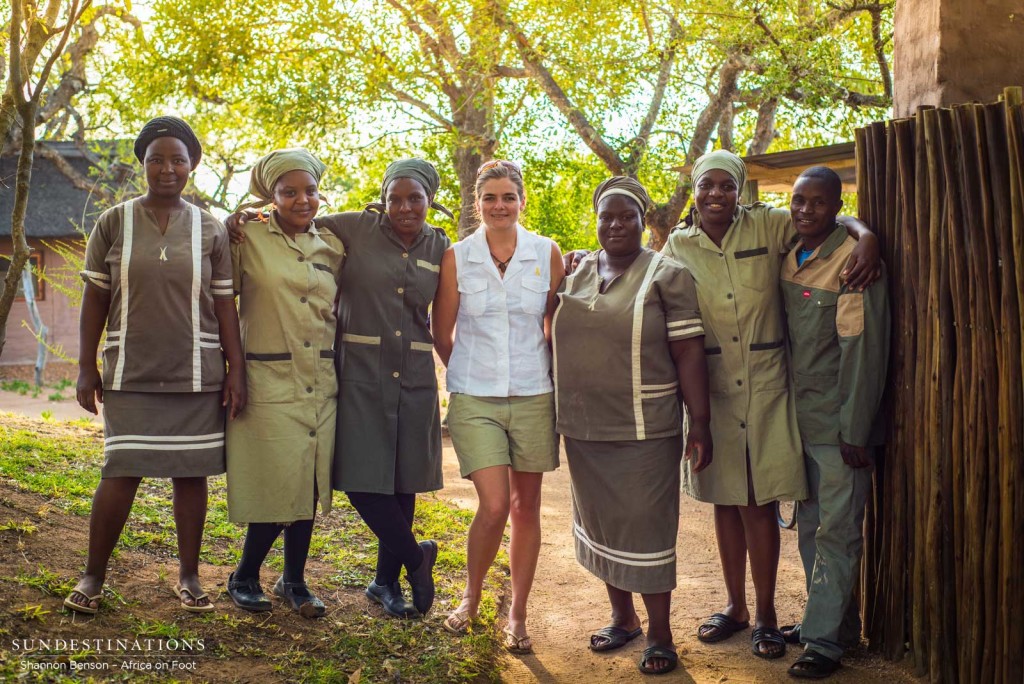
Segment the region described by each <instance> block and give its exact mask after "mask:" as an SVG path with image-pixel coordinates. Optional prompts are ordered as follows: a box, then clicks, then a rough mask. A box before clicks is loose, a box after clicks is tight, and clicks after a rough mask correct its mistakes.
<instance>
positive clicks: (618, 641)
mask: <svg viewBox="0 0 1024 684" xmlns="http://www.w3.org/2000/svg"><path fill="white" fill-rule="evenodd" d="M643 633H644V630H643V629H641V628H640V627H637V628H636V629H634V630H633V631H629V630H628V629H624V628H622V627H616V626H615V625H608V626H607V627H602V628H601V629H599V630H597V631H596V632H594V633H593V634H591V635H590V650H591V651H598V652H600V651H614V650H615V649H617V648H622V647H623V646H625V645H626V644H628V643H629V642H630V641H632V640H633V639H636V638H637V637H638V636H640V635H641V634H643ZM594 637H600V638H602V639H606V640H607V641H606V642H605V643H603V644H600V645H597V646H595V645H594Z"/></svg>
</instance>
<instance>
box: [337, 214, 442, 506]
mask: <svg viewBox="0 0 1024 684" xmlns="http://www.w3.org/2000/svg"><path fill="white" fill-rule="evenodd" d="M317 225H318V226H320V227H321V230H323V229H326V230H330V231H331V232H332V233H333V234H334V235H335V236H337V238H338V239H340V240H341V242H342V243H344V245H345V266H344V268H343V269H342V271H341V293H342V294H341V298H340V300H339V305H338V315H339V325H338V340H339V342H340V344H338V377H339V382H340V385H339V396H338V406H339V411H338V431H337V441H336V443H335V449H334V471H333V481H332V483H333V486H334V488H335V489H337V490H340V491H349V492H369V493H376V494H394V493H396V492H398V493H404V494H413V493H416V492H429V491H434V490H437V489H440V488H441V487H442V486H444V484H443V479H442V475H441V420H440V415H439V412H438V403H437V375H436V373H435V369H434V368H435V367H434V353H433V352H434V339H433V337H431V335H430V325H429V322H428V316H427V311H428V308H429V307H430V304H431V302H433V301H434V293H435V292H436V291H437V279H438V274H439V272H440V269H441V257H442V256H444V252H445V250H446V249H448V247H449V245H450V244H451V241H450V240H449V239H448V236H447V235H445V233H444V231H442V230H441V229H440V228H434V227H433V226H429V225H425V226H424V227H423V230H422V232H421V233H420V234H419V235H418V236H417V237H416V240H415V241H413V243H412V245H411V246H409V247H406V246H405V244H404V243H403V242H402V241H401V240H400V239H399V237H398V236H397V235H396V234H395V232H394V231H393V230H392V229H391V224H390V221H389V220H388V217H387V215H386V214H381V213H378V212H376V211H361V212H346V213H343V214H336V215H333V216H325V217H321V218H318V219H317Z"/></svg>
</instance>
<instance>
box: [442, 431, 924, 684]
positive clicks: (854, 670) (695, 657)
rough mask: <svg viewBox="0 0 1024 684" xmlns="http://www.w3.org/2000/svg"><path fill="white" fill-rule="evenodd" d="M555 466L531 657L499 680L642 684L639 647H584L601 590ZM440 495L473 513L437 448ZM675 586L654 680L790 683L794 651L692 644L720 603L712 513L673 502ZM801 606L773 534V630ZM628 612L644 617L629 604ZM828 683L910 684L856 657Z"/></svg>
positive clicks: (789, 547) (793, 569)
mask: <svg viewBox="0 0 1024 684" xmlns="http://www.w3.org/2000/svg"><path fill="white" fill-rule="evenodd" d="M562 464H563V465H562V467H561V468H560V469H559V470H557V471H556V472H554V473H551V474H549V475H546V476H545V480H544V493H543V496H544V498H543V502H542V511H541V515H542V521H541V524H542V528H543V543H542V547H541V555H540V563H539V565H538V569H537V578H536V581H535V583H534V588H533V592H532V594H531V596H530V604H529V609H530V618H529V623H528V624H529V631H530V635H531V636H532V637H533V643H534V650H535V653H534V654H533V655H530V656H523V657H511V656H508V657H507V658H506V663H507V668H506V670H505V674H504V678H503V680H504V681H505V682H509V683H519V682H632V681H647V680H648V679H649V678H648V677H645V676H644V675H642V674H640V673H639V672H638V671H637V667H636V664H637V661H638V660H639V659H640V654H641V652H642V651H643V648H644V643H643V639H642V638H640V639H636V640H635V641H634V642H632V643H630V644H629V645H628V646H626V647H624V648H623V649H621V650H618V651H613V652H611V653H604V654H596V653H593V652H591V651H590V650H589V649H588V648H587V644H588V640H589V635H590V634H591V632H593V631H594V630H596V629H598V628H600V627H602V626H604V625H606V624H607V623H608V618H609V607H608V600H607V594H606V593H605V590H604V585H603V584H602V583H601V582H599V581H598V580H597V579H596V578H595V577H593V576H592V575H591V574H590V573H588V572H586V571H585V570H584V569H583V568H581V567H580V566H579V565H578V564H577V563H576V557H575V552H574V549H573V540H572V531H571V523H572V516H571V512H570V510H571V509H570V507H571V503H570V501H571V499H570V493H569V472H568V468H567V467H566V466H565V458H564V454H563V458H562ZM444 475H445V489H444V490H443V492H442V495H443V496H445V497H447V498H450V499H452V500H453V501H455V502H457V503H458V504H459V505H461V506H463V507H466V508H470V509H473V508H475V507H476V494H475V492H474V490H473V487H472V484H471V483H470V482H469V481H468V480H463V479H462V478H460V477H459V472H458V463H457V461H456V459H455V454H454V452H453V450H452V449H451V447H450V444H449V443H448V442H447V441H446V444H445V452H444ZM678 557H679V559H680V560H679V565H678V575H679V586H678V588H677V589H676V591H675V593H674V595H673V607H672V628H673V632H674V635H675V640H676V645H677V646H678V647H679V655H680V661H679V668H678V669H677V670H676V671H675V672H673V673H670V674H668V675H664V676H659V677H657V678H656V681H659V682H695V683H699V684H704V683H713V684H720V683H723V682H743V683H757V684H760V683H762V682H783V681H795V680H791V679H790V677H789V676H788V675H787V674H786V669H787V668H788V667H789V665H790V664H791V663H792V661H793V660H795V659H796V657H797V655H798V650H797V649H796V648H795V647H790V649H789V652H788V653H787V654H786V656H785V657H783V658H781V659H779V660H775V661H765V660H761V659H759V658H756V657H755V656H754V655H753V654H752V653H751V651H750V631H749V630H747V631H745V632H741V633H739V634H737V635H735V636H734V637H733V638H732V639H730V640H728V641H726V642H724V643H721V644H716V645H713V646H712V645H705V644H702V643H701V642H699V641H698V640H697V636H696V632H697V626H698V625H699V624H700V622H701V621H702V620H703V619H704V618H706V617H707V616H708V615H710V614H711V613H714V612H716V611H718V610H721V609H722V608H723V607H724V605H725V591H724V589H723V587H722V580H721V571H720V566H719V562H718V549H717V546H716V544H715V533H714V523H713V521H712V515H711V507H710V506H708V505H705V504H698V503H696V502H695V501H693V500H692V499H690V498H689V497H687V496H685V495H684V496H683V498H682V506H681V510H680V530H679V542H678ZM747 592H748V600H749V602H750V606H751V609H753V595H754V590H753V586H752V585H750V584H749V581H748V588H747ZM803 602H804V578H803V568H802V566H801V565H800V560H799V555H798V553H797V545H796V532H794V531H786V530H783V532H782V560H781V563H780V567H779V580H778V592H777V603H778V614H779V620H780V624H788V623H792V622H794V621H797V620H799V617H800V613H801V611H802V609H803ZM637 609H638V612H639V613H640V615H641V618H642V619H643V618H645V614H644V612H643V605H642V602H641V601H640V599H639V597H637ZM830 681H835V682H879V683H881V682H914V681H917V680H915V679H914V678H913V677H911V676H910V675H909V674H908V672H907V671H906V670H905V669H903V667H902V666H900V665H898V664H893V663H889V662H887V661H884V660H881V659H880V658H877V657H875V656H872V655H870V654H868V653H867V652H866V651H864V650H863V648H862V649H858V650H857V651H856V652H854V653H852V654H851V655H850V656H849V657H847V658H846V659H845V661H844V667H843V669H842V670H840V672H839V673H838V674H837V675H836V676H834V677H833V678H831V679H830Z"/></svg>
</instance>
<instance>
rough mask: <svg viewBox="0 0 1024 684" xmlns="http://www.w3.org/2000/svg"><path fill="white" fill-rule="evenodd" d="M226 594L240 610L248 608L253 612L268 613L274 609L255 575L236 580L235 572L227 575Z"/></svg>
mask: <svg viewBox="0 0 1024 684" xmlns="http://www.w3.org/2000/svg"><path fill="white" fill-rule="evenodd" d="M228 596H230V597H231V600H232V601H233V602H234V604H235V605H236V606H238V607H239V608H241V609H242V610H249V611H252V612H254V613H269V612H270V611H271V610H273V609H274V604H272V603H271V602H270V599H268V598H267V595H266V594H264V593H263V589H262V588H261V587H260V582H259V580H258V579H256V578H255V577H253V578H251V579H245V580H236V579H235V573H231V574H230V575H228Z"/></svg>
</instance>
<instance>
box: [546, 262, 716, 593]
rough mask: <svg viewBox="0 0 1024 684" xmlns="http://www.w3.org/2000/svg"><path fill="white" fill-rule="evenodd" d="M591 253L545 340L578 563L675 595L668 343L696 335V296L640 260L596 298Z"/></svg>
mask: <svg viewBox="0 0 1024 684" xmlns="http://www.w3.org/2000/svg"><path fill="white" fill-rule="evenodd" d="M598 254H600V252H597V253H594V254H591V255H590V256H588V257H587V258H586V259H585V260H584V261H583V262H582V263H581V264H580V265H579V267H578V268H577V270H576V272H575V273H574V274H573V275H572V276H570V277H568V278H567V279H566V281H565V288H564V292H562V293H561V294H560V295H559V304H558V309H557V310H556V312H555V318H554V323H553V331H552V338H553V342H554V375H555V401H556V405H557V409H558V419H557V431H558V432H559V433H560V434H562V435H563V436H564V437H565V450H566V455H567V456H568V461H569V472H570V475H571V477H572V495H573V497H572V500H573V534H574V537H575V539H576V559H577V560H578V561H579V562H580V564H581V565H582V566H583V567H585V568H586V569H587V570H589V571H590V572H592V573H593V574H594V575H596V576H597V577H598V578H600V579H601V580H603V581H605V582H606V583H608V584H610V585H612V586H614V587H617V588H619V589H622V590H624V591H630V592H636V593H643V594H648V593H661V592H665V591H671V590H672V589H674V588H675V586H676V534H677V532H678V528H679V463H680V460H681V458H682V446H683V444H682V430H683V421H682V414H681V407H680V402H679V378H678V374H677V371H676V366H675V363H674V362H673V360H672V356H671V353H670V349H669V343H670V342H672V341H675V340H684V339H687V338H690V337H698V336H700V335H703V334H704V328H703V326H702V324H701V318H700V311H699V310H698V307H697V293H696V291H695V289H694V284H693V279H692V278H691V277H690V274H689V272H687V270H686V269H685V268H683V267H681V266H680V265H679V264H678V263H676V262H674V261H672V260H671V259H667V258H665V257H663V256H662V255H661V254H658V253H656V252H653V251H651V250H647V249H645V250H644V251H643V252H642V253H641V254H640V256H638V257H637V258H636V260H635V261H634V262H633V263H632V264H631V265H630V266H629V268H627V269H626V271H625V272H624V273H622V275H620V276H618V277H617V278H615V279H614V280H612V281H611V282H609V283H608V284H607V287H606V289H605V292H604V293H601V291H600V288H601V278H600V275H599V273H598V269H597V259H598Z"/></svg>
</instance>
